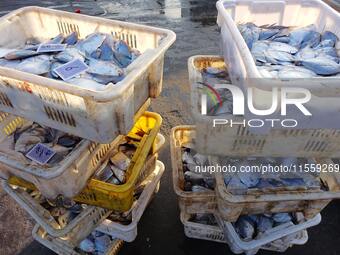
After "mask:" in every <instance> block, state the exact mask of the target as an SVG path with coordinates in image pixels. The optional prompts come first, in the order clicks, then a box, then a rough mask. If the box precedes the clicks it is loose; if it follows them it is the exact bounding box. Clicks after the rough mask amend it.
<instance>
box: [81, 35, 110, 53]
mask: <svg viewBox="0 0 340 255" xmlns="http://www.w3.org/2000/svg"><path fill="white" fill-rule="evenodd" d="M105 38H106V35H105V34H100V33H94V34H91V35H89V36H87V37H86V38H85V39H84V40H81V41H79V42H78V43H77V44H76V47H77V49H78V50H79V51H80V52H81V53H82V54H84V55H91V53H92V52H94V51H95V50H97V49H98V48H99V47H100V46H101V45H102V43H103V42H104V40H105Z"/></svg>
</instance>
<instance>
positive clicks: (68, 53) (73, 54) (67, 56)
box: [54, 47, 85, 63]
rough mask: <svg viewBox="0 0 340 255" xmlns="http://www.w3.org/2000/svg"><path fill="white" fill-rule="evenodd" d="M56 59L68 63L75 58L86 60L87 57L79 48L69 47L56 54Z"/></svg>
mask: <svg viewBox="0 0 340 255" xmlns="http://www.w3.org/2000/svg"><path fill="white" fill-rule="evenodd" d="M54 59H56V60H58V61H60V62H62V63H67V62H70V61H72V60H73V59H80V60H81V61H84V60H85V57H84V56H83V55H82V54H81V53H80V52H79V50H78V49H77V48H75V47H67V48H66V49H65V50H64V51H62V52H60V53H58V54H57V55H55V56H54Z"/></svg>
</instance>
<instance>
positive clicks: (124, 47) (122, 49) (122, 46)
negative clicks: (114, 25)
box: [114, 40, 132, 59]
mask: <svg viewBox="0 0 340 255" xmlns="http://www.w3.org/2000/svg"><path fill="white" fill-rule="evenodd" d="M114 48H115V51H116V52H118V53H119V54H122V55H123V56H125V57H127V58H129V59H131V57H132V56H131V50H130V47H129V45H128V44H127V43H126V42H125V41H123V40H119V41H118V42H116V43H115V45H114Z"/></svg>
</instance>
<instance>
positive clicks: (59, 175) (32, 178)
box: [0, 113, 123, 199]
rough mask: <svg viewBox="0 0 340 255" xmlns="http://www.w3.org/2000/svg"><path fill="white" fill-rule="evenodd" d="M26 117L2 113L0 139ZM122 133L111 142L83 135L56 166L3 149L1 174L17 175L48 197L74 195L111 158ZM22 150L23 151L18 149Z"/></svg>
mask: <svg viewBox="0 0 340 255" xmlns="http://www.w3.org/2000/svg"><path fill="white" fill-rule="evenodd" d="M24 121H25V120H24V119H22V118H21V117H15V116H13V115H10V114H8V113H0V143H2V142H6V139H9V136H10V135H11V134H12V133H13V132H14V131H15V130H16V128H17V127H18V126H20V125H21V124H22V123H23V122H24ZM122 138H123V136H118V137H117V138H116V139H115V140H114V141H113V142H111V143H109V144H98V143H95V142H91V141H89V140H86V139H82V140H81V141H80V142H79V143H78V145H77V146H76V147H75V148H74V149H73V150H72V151H71V152H70V153H69V154H68V155H67V156H66V157H65V158H64V159H63V160H62V161H60V162H59V163H57V164H54V165H53V166H47V165H38V164H29V163H27V162H28V160H27V159H22V158H20V157H18V153H17V154H15V153H13V152H12V151H11V150H7V151H1V152H0V177H1V178H3V179H8V178H9V177H10V176H12V175H14V176H18V177H20V178H22V179H24V180H26V181H28V182H31V183H33V184H34V185H35V186H36V187H37V188H38V189H39V190H40V191H41V193H43V194H44V196H45V197H47V198H50V199H54V198H56V197H57V196H58V195H60V194H61V195H63V196H65V197H69V198H70V197H74V196H75V195H76V194H78V193H79V192H80V191H81V190H82V189H83V188H84V187H85V185H86V183H87V180H88V179H89V178H90V177H91V176H92V174H93V173H94V172H95V170H96V169H98V167H99V166H100V165H101V164H102V163H103V162H104V161H105V160H107V159H108V157H109V155H110V151H112V149H113V148H115V147H116V146H117V145H118V144H119V142H120V141H121V139H122ZM19 154H20V153H19Z"/></svg>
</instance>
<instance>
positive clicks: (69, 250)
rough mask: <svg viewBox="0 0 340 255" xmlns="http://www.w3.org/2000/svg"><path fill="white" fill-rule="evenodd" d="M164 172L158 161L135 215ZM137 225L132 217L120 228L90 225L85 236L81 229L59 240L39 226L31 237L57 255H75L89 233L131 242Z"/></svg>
mask: <svg viewBox="0 0 340 255" xmlns="http://www.w3.org/2000/svg"><path fill="white" fill-rule="evenodd" d="M164 170H165V167H164V164H163V163H162V162H160V161H157V165H156V168H155V170H154V172H153V173H152V174H151V175H150V176H149V177H148V178H147V180H146V181H147V183H148V184H147V186H146V187H145V188H144V190H143V192H142V194H141V196H140V197H139V199H138V202H137V205H136V207H135V208H134V209H133V211H135V213H136V212H137V211H138V210H139V209H140V208H141V207H143V206H141V207H139V205H138V203H140V205H141V204H143V205H144V209H145V207H146V205H147V204H148V203H149V202H150V200H151V198H152V195H153V194H154V192H155V191H156V187H157V185H158V183H159V181H160V178H161V176H162V174H163V173H164ZM141 200H143V201H141ZM133 211H132V212H133ZM143 212H144V210H142V211H141V214H143ZM133 214H134V213H133ZM140 216H141V215H140ZM132 217H133V216H132ZM139 218H140V217H139ZM135 219H136V218H135ZM87 220H88V221H92V215H89V216H88V217H87ZM137 223H138V220H136V221H134V217H133V222H132V223H131V224H130V225H128V226H122V225H120V224H118V223H114V222H110V223H109V226H108V225H106V226H105V227H104V228H103V227H97V228H96V225H92V228H91V229H90V231H87V230H86V231H85V232H86V235H84V233H81V232H83V231H84V230H83V229H82V228H81V230H80V231H78V233H77V232H73V233H72V234H71V235H70V234H69V235H67V236H64V237H60V238H56V237H52V236H50V235H49V234H48V233H47V232H46V231H45V230H44V229H43V228H41V227H40V229H39V225H36V226H35V228H34V230H33V237H34V238H35V239H36V240H37V241H39V242H40V243H42V244H43V245H45V246H46V247H48V248H50V249H51V250H53V251H54V252H56V253H58V254H63V255H66V254H67V255H71V254H72V255H77V254H78V253H77V252H76V251H75V250H74V248H75V247H77V246H78V245H79V243H80V242H81V241H82V240H83V239H84V238H86V237H87V236H88V235H89V234H90V233H91V232H93V231H94V230H97V231H100V232H103V233H105V234H109V235H112V237H113V238H115V239H118V240H119V239H120V238H119V237H116V235H118V236H122V237H123V238H125V239H129V240H131V239H130V238H133V239H134V238H135V237H136V236H135V234H137V233H136V232H137ZM107 227H109V228H110V230H108V228H107ZM107 231H109V232H110V233H107ZM125 231H126V232H125ZM108 254H111V253H108Z"/></svg>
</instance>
